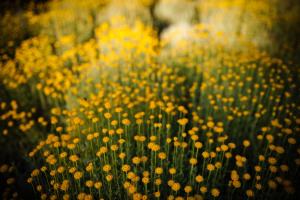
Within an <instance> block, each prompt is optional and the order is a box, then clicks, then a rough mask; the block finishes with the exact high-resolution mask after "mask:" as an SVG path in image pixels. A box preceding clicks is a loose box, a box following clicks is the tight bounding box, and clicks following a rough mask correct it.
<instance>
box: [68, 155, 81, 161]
mask: <svg viewBox="0 0 300 200" xmlns="http://www.w3.org/2000/svg"><path fill="white" fill-rule="evenodd" d="M69 159H70V161H72V162H77V161H78V160H79V157H78V156H77V155H71V156H70V157H69Z"/></svg>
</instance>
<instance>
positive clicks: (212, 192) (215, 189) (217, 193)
mask: <svg viewBox="0 0 300 200" xmlns="http://www.w3.org/2000/svg"><path fill="white" fill-rule="evenodd" d="M211 195H212V196H213V197H218V196H219V195H220V191H219V190H218V189H217V188H213V189H212V190H211Z"/></svg>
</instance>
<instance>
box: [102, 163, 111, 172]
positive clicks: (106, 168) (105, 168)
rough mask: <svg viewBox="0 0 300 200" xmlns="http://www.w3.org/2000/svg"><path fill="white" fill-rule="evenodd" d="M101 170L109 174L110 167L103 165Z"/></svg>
mask: <svg viewBox="0 0 300 200" xmlns="http://www.w3.org/2000/svg"><path fill="white" fill-rule="evenodd" d="M102 169H103V171H105V172H109V171H110V170H111V166H110V165H104V166H103V168H102Z"/></svg>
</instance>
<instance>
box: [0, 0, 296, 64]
mask: <svg viewBox="0 0 300 200" xmlns="http://www.w3.org/2000/svg"><path fill="white" fill-rule="evenodd" d="M0 7H1V8H0V12H1V21H0V29H1V36H2V39H1V43H0V45H1V47H5V46H6V47H10V46H13V45H12V44H11V43H12V41H14V43H18V41H22V40H23V39H25V38H29V37H31V36H33V35H37V34H47V35H49V36H51V37H56V38H61V37H63V36H65V35H69V34H73V35H74V36H75V38H76V41H78V42H81V41H85V40H87V39H88V38H90V37H91V35H92V34H93V30H94V28H95V27H96V26H98V25H99V24H100V23H101V22H103V21H105V20H107V19H108V18H110V17H111V16H113V15H116V14H117V15H122V16H126V18H127V19H128V20H131V21H134V20H136V19H141V20H142V21H143V22H145V23H147V24H151V25H153V27H155V30H156V31H157V33H158V34H159V35H160V37H169V36H170V34H172V33H174V32H176V34H177V36H176V37H172V38H173V40H177V39H178V38H180V37H186V36H185V35H186V32H188V31H189V30H190V29H189V28H190V27H191V26H192V25H193V24H196V23H201V24H205V25H206V26H209V27H210V29H209V30H210V31H211V32H220V33H222V34H225V35H226V36H227V38H228V40H229V41H230V42H231V43H232V44H233V43H234V42H236V41H237V40H245V41H249V42H251V43H253V44H255V45H257V46H259V47H261V48H263V49H265V50H268V51H269V52H271V53H272V54H276V55H281V56H282V57H284V58H287V56H288V58H287V59H290V58H293V60H298V58H297V53H296V52H298V51H299V34H300V31H299V29H300V28H299V26H298V25H299V22H300V17H299V15H300V14H299V13H300V5H299V3H298V1H294V0H285V1H281V0H260V1H256V0H209V1H204V0H132V1H122V0H97V1H92V0H87V1H79V0H60V1H57V0H56V1H46V0H35V1H32V0H31V1H30V0H2V1H1V2H0ZM168 35H169V36H168ZM15 45H17V44H15ZM6 50H7V49H6Z"/></svg>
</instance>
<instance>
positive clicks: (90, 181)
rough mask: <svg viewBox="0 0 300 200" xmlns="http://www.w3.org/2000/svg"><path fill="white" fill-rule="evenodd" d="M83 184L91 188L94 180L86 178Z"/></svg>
mask: <svg viewBox="0 0 300 200" xmlns="http://www.w3.org/2000/svg"><path fill="white" fill-rule="evenodd" d="M85 185H86V186H87V187H88V188H91V187H93V186H94V182H93V181H92V180H87V181H86V182H85Z"/></svg>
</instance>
